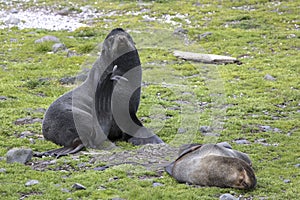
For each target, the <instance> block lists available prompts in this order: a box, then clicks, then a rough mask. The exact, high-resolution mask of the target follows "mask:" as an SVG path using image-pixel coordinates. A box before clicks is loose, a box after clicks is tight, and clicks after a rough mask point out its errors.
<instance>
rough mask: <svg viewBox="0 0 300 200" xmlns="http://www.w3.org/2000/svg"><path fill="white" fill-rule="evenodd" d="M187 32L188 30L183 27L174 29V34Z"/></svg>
mask: <svg viewBox="0 0 300 200" xmlns="http://www.w3.org/2000/svg"><path fill="white" fill-rule="evenodd" d="M187 33H188V30H186V29H183V28H182V27H179V28H176V29H175V30H174V34H176V35H185V34H187Z"/></svg>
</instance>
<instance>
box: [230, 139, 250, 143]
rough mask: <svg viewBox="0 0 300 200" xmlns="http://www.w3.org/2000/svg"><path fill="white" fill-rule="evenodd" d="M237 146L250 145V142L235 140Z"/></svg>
mask: <svg viewBox="0 0 300 200" xmlns="http://www.w3.org/2000/svg"><path fill="white" fill-rule="evenodd" d="M234 142H235V143H237V144H250V142H249V141H248V140H246V139H240V140H234Z"/></svg>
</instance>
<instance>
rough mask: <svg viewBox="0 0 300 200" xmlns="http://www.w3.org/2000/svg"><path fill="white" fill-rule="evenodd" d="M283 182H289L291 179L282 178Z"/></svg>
mask: <svg viewBox="0 0 300 200" xmlns="http://www.w3.org/2000/svg"><path fill="white" fill-rule="evenodd" d="M283 182H284V183H290V182H291V180H290V179H284V180H283Z"/></svg>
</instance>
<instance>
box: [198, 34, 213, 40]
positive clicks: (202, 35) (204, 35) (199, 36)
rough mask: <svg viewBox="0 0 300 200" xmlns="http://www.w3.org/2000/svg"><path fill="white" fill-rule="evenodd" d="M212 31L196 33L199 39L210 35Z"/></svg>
mask: <svg viewBox="0 0 300 200" xmlns="http://www.w3.org/2000/svg"><path fill="white" fill-rule="evenodd" d="M211 34H212V32H205V33H202V34H200V35H198V38H199V40H201V39H203V38H206V37H207V36H209V35H211Z"/></svg>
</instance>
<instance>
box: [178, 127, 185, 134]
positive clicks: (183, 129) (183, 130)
mask: <svg viewBox="0 0 300 200" xmlns="http://www.w3.org/2000/svg"><path fill="white" fill-rule="evenodd" d="M177 132H178V133H179V134H182V133H185V132H186V129H185V128H182V127H180V128H178V131H177Z"/></svg>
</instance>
